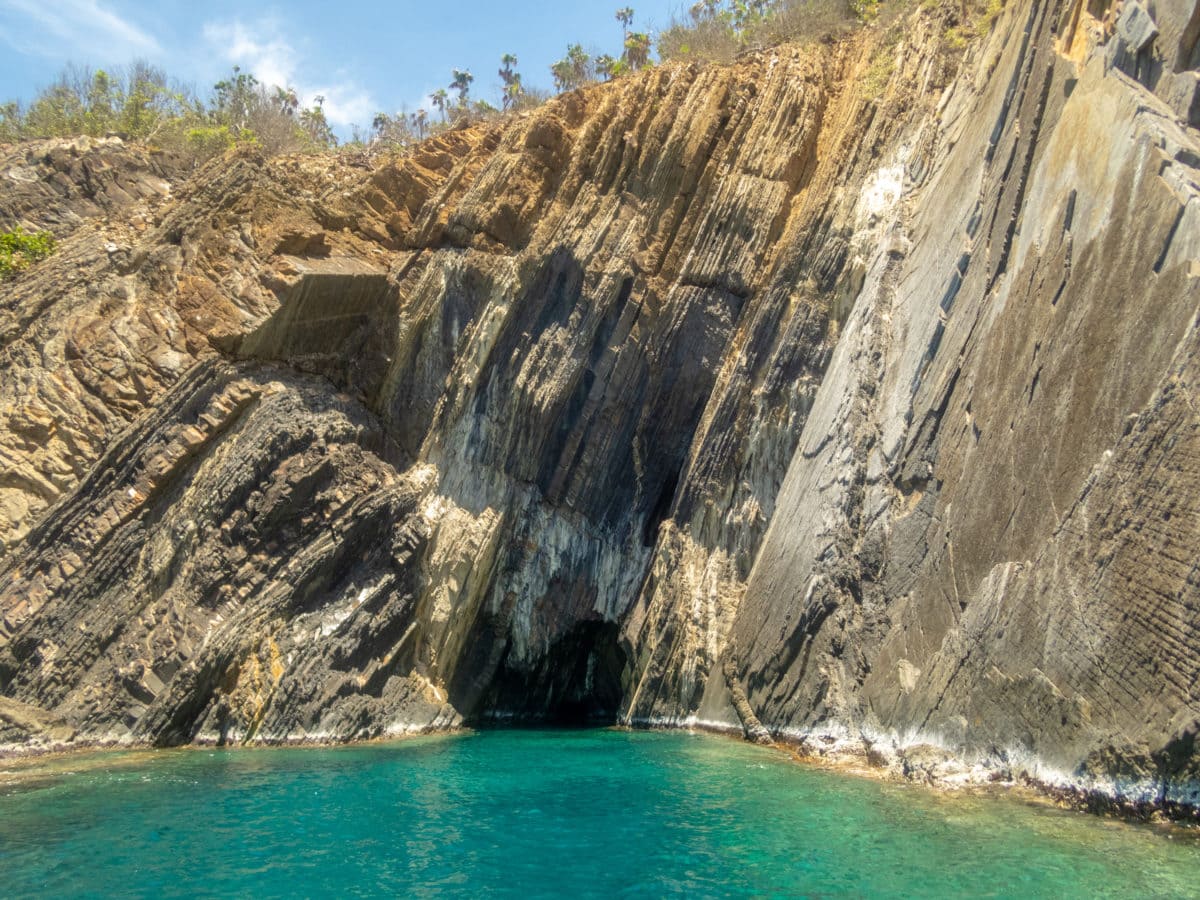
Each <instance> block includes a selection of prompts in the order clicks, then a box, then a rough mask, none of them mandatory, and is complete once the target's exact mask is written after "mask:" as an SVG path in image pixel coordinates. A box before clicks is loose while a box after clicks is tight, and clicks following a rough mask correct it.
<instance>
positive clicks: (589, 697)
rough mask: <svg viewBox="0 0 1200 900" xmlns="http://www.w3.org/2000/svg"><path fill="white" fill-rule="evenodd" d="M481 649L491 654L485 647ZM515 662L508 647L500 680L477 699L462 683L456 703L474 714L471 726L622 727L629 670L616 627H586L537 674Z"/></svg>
mask: <svg viewBox="0 0 1200 900" xmlns="http://www.w3.org/2000/svg"><path fill="white" fill-rule="evenodd" d="M481 644H483V645H486V641H483V642H481ZM480 649H481V650H484V651H485V652H486V650H485V648H484V647H483V646H481V647H480ZM510 657H511V648H510V646H509V645H508V644H507V642H506V644H505V650H504V651H503V656H502V658H501V660H500V663H499V665H498V666H497V667H496V669H495V673H494V675H493V676H492V677H491V679H490V680H489V681H488V682H487V686H486V687H485V688H484V689H483V690H482V691H481V692H479V693H478V694H476V695H475V696H474V697H472V696H470V689H471V682H470V681H469V680H467V679H463V680H462V681H458V680H457V679H456V681H458V683H457V684H456V685H455V686H454V687H453V688H452V689H451V702H452V703H455V705H456V706H458V708H459V709H467V710H470V712H468V713H467V716H466V718H467V721H468V723H469V724H472V725H505V724H514V725H532V724H541V725H556V726H582V725H611V724H613V723H615V722H616V720H617V713H618V711H619V709H620V704H621V697H622V689H621V678H622V674H623V671H624V669H625V654H624V651H623V650H622V649H621V645H620V640H619V630H618V626H617V625H616V623H614V622H602V621H599V620H595V621H585V622H580V623H579V624H577V625H576V626H575V627H574V628H572V629H571V630H570V631H569V632H568V633H567V634H566V635H565V636H563V637H562V638H560V639H559V640H558V641H556V642H555V643H554V644H553V645H552V646H551V648H550V649H549V650H548V651H547V652H546V653H545V654H543V655H541V656H540V657H539V658H538V660H537V661H536V663H535V664H534V665H533V667H532V668H527V667H525V666H524V665H523V664H517V663H516V662H515V661H513V660H512V659H511V658H510ZM475 683H476V684H477V683H478V682H475ZM460 704H463V705H460Z"/></svg>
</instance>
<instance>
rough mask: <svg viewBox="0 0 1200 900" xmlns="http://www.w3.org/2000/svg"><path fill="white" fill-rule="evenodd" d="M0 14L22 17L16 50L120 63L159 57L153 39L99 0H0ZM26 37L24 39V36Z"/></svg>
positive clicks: (10, 38) (10, 39) (156, 44)
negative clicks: (137, 57) (89, 57)
mask: <svg viewBox="0 0 1200 900" xmlns="http://www.w3.org/2000/svg"><path fill="white" fill-rule="evenodd" d="M0 12H3V13H7V14H8V15H9V21H10V22H11V21H12V16H13V15H16V16H18V17H21V18H23V19H24V20H25V21H24V22H23V23H22V27H21V29H20V30H19V31H18V33H20V34H22V36H23V39H22V41H21V42H20V44H19V45H17V44H15V42H14V41H13V40H12V37H11V36H10V35H8V34H5V37H6V39H7V40H8V42H9V43H12V44H14V46H18V49H22V50H27V51H31V52H34V53H38V54H41V55H44V56H55V57H63V56H68V55H70V54H89V55H93V56H101V57H102V58H103V59H106V60H122V59H127V58H129V57H133V56H159V55H160V54H161V53H162V47H161V46H160V45H159V43H158V41H157V40H155V38H154V37H153V36H152V35H150V34H148V33H147V32H145V31H143V30H142V29H140V28H138V27H137V26H136V25H134V24H132V23H131V22H127V21H126V20H124V19H122V18H121V17H120V16H119V15H117V14H116V13H115V12H113V11H112V10H110V9H108V8H106V7H105V6H104V5H103V4H102V3H100V0H54V2H53V3H47V2H44V0H0ZM26 35H28V39H25V36H26Z"/></svg>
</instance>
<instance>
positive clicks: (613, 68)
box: [596, 53, 620, 81]
mask: <svg viewBox="0 0 1200 900" xmlns="http://www.w3.org/2000/svg"><path fill="white" fill-rule="evenodd" d="M618 65H620V63H618V62H617V61H616V60H615V59H613V58H612V57H611V56H609V55H608V54H607V53H605V54H604V55H603V56H597V57H596V74H597V75H599V76H600V77H601V78H603V79H604V80H605V81H612V79H613V76H614V75H616V73H617V66H618Z"/></svg>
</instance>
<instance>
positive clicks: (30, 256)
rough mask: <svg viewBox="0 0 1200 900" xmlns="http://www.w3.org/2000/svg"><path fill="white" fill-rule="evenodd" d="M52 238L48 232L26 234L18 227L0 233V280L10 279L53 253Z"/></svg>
mask: <svg viewBox="0 0 1200 900" xmlns="http://www.w3.org/2000/svg"><path fill="white" fill-rule="evenodd" d="M54 247H55V243H54V236H53V235H52V234H50V232H48V231H37V232H34V233H33V234H30V233H28V232H26V231H25V230H24V229H23V228H21V226H20V225H18V226H17V227H16V228H14V229H13V230H12V231H4V232H0V280H4V279H7V278H12V277H13V276H14V275H16V274H17V273H18V272H23V271H24V270H25V269H28V268H29V267H30V266H31V265H33V264H34V263H35V262H37V261H38V260H39V259H45V258H46V257H47V256H49V255H50V254H51V253H53V252H54Z"/></svg>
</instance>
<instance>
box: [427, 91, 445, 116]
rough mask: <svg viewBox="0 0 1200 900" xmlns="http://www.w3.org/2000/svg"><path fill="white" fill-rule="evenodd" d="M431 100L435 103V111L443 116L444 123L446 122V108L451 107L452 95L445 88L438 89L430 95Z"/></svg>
mask: <svg viewBox="0 0 1200 900" xmlns="http://www.w3.org/2000/svg"><path fill="white" fill-rule="evenodd" d="M429 99H430V100H431V101H432V102H433V106H434V109H437V110H439V111H440V112H441V114H442V121H443V122H445V121H446V107H447V106H449V105H450V95H449V94H447V93H446V89H445V88H438V89H437V90H436V91H434V92H433V93H432V94H430V95H429Z"/></svg>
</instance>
